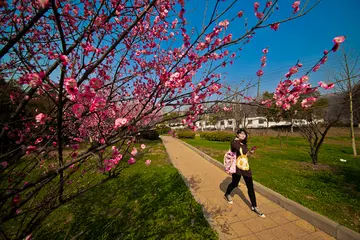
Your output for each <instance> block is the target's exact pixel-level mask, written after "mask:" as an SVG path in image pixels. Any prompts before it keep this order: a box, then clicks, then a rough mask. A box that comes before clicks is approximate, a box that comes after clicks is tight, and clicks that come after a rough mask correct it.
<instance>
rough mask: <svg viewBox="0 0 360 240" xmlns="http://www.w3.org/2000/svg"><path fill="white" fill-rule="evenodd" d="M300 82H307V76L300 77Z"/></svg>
mask: <svg viewBox="0 0 360 240" xmlns="http://www.w3.org/2000/svg"><path fill="white" fill-rule="evenodd" d="M300 80H301V82H303V83H304V82H307V81H309V77H308V76H307V75H305V76H302V77H301V78H300Z"/></svg>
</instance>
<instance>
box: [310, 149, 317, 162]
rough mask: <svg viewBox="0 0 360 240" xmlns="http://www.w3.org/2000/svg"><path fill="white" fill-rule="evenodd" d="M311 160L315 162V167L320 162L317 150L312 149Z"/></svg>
mask: <svg viewBox="0 0 360 240" xmlns="http://www.w3.org/2000/svg"><path fill="white" fill-rule="evenodd" d="M310 156H311V160H312V162H313V164H314V165H317V160H318V156H317V152H316V151H315V149H313V148H311V153H310Z"/></svg>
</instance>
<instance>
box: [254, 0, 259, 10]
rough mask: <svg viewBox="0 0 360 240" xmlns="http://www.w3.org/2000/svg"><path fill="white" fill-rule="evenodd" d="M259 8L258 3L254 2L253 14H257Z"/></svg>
mask: <svg viewBox="0 0 360 240" xmlns="http://www.w3.org/2000/svg"><path fill="white" fill-rule="evenodd" d="M259 7H260V3H259V2H254V10H255V12H257V10H258V9H259Z"/></svg>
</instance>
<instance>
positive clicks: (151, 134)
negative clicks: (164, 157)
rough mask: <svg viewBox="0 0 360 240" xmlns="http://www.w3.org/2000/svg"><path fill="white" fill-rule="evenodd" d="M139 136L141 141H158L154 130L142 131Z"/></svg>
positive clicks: (157, 135) (157, 134)
mask: <svg viewBox="0 0 360 240" xmlns="http://www.w3.org/2000/svg"><path fill="white" fill-rule="evenodd" d="M140 136H141V138H142V139H146V140H158V139H159V133H158V132H157V131H156V130H145V131H142V132H141V134H140Z"/></svg>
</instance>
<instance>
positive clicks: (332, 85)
mask: <svg viewBox="0 0 360 240" xmlns="http://www.w3.org/2000/svg"><path fill="white" fill-rule="evenodd" d="M318 85H319V87H322V88H324V89H326V90H329V89H332V88H334V87H335V84H334V83H329V84H326V83H324V82H322V81H320V82H318Z"/></svg>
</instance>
